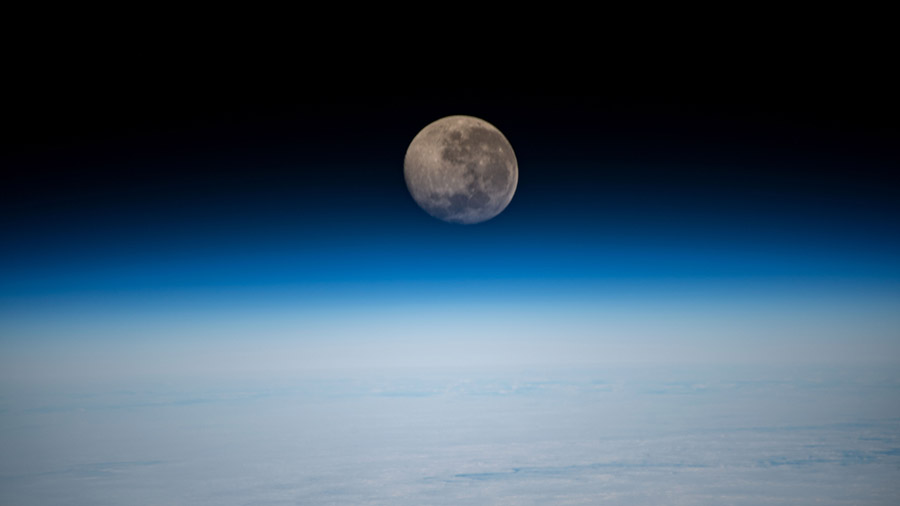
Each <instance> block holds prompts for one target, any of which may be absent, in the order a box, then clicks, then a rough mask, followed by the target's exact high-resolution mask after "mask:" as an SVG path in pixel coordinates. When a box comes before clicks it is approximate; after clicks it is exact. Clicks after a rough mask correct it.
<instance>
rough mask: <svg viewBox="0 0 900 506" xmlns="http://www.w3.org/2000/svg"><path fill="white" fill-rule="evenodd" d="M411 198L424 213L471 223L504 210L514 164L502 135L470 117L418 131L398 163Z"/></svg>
mask: <svg viewBox="0 0 900 506" xmlns="http://www.w3.org/2000/svg"><path fill="white" fill-rule="evenodd" d="M403 168H404V176H405V178H406V184H407V187H408V188H409V191H410V193H411V194H412V196H413V199H414V200H415V201H416V203H417V204H419V206H420V207H421V208H422V209H424V210H425V211H426V212H427V213H428V214H430V215H432V216H434V217H435V218H438V219H441V220H444V221H448V222H451V223H463V224H472V223H479V222H482V221H486V220H489V219H491V218H493V217H494V216H496V215H497V214H499V213H500V212H501V211H503V210H504V209H505V208H506V206H507V205H508V204H509V202H510V201H511V200H512V196H513V194H514V193H515V190H516V185H517V183H518V175H519V170H518V163H517V161H516V157H515V154H514V152H513V150H512V146H510V144H509V141H507V140H506V137H504V136H503V134H502V133H501V132H500V131H499V130H497V128H496V127H494V126H493V125H491V124H490V123H488V122H486V121H484V120H482V119H479V118H474V117H472V116H448V117H446V118H441V119H439V120H437V121H435V122H433V123H431V124H429V125H428V126H426V127H425V128H423V129H422V131H421V132H419V134H418V135H416V137H415V138H414V139H413V140H412V142H411V143H410V145H409V149H408V150H407V152H406V159H405V160H404V164H403Z"/></svg>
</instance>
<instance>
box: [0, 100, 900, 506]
mask: <svg viewBox="0 0 900 506" xmlns="http://www.w3.org/2000/svg"><path fill="white" fill-rule="evenodd" d="M823 93H824V91H823ZM127 96H130V95H128V94H125V93H124V92H123V97H127ZM309 96H310V95H309V94H308V95H307V97H309ZM123 97H99V96H97V97H94V98H95V99H96V101H95V102H94V103H93V106H92V107H95V108H93V109H91V115H90V116H88V115H87V113H88V107H87V106H86V105H83V104H79V103H73V102H69V101H59V102H53V101H50V102H47V103H41V104H40V105H39V106H38V110H39V112H43V113H44V114H43V115H39V114H38V115H34V114H33V113H34V111H31V113H29V114H28V115H26V114H24V113H23V114H21V115H19V116H16V117H14V119H15V120H17V121H18V122H19V125H20V128H19V130H18V133H17V134H16V136H14V137H13V138H12V142H11V144H10V145H9V146H8V147H7V148H5V149H4V154H3V161H2V164H3V167H4V169H3V170H4V173H5V175H4V179H5V182H4V184H3V188H2V189H0V202H2V203H0V208H2V220H0V238H2V248H0V455H4V457H2V458H0V502H3V503H9V504H22V505H26V504H49V503H55V504H147V503H154V502H169V503H173V502H172V500H173V498H176V497H177V498H180V499H181V500H185V501H186V502H185V503H190V504H251V503H253V504H259V503H261V502H265V501H269V502H271V503H272V504H444V503H447V504H499V503H502V502H503V501H504V500H511V501H512V502H513V503H516V504H551V503H558V504H562V503H572V504H575V503H579V504H580V503H582V502H584V503H597V502H598V500H601V499H603V500H606V501H607V502H609V503H610V504H646V503H647V501H650V502H658V501H660V500H661V499H660V498H662V497H673V494H676V495H677V494H678V493H679V491H680V493H682V494H683V495H682V496H681V497H682V499H683V500H684V501H685V502H686V503H690V504H723V503H728V504H745V502H741V501H742V500H746V501H748V502H746V504H759V503H760V502H766V501H768V503H772V504H807V503H813V502H815V503H817V504H849V503H855V504H889V503H890V498H891V497H894V498H895V497H896V494H897V493H898V489H897V485H896V483H900V480H898V479H897V478H898V476H897V469H898V467H897V462H898V460H897V459H898V457H897V456H898V453H897V452H898V450H897V448H898V447H900V428H898V425H897V421H898V420H900V411H897V408H896V406H900V402H897V401H898V400H900V376H898V374H897V371H898V370H900V369H898V367H900V185H898V183H897V175H896V172H897V168H898V167H900V147H898V146H900V142H898V141H900V133H898V131H897V129H896V126H895V125H894V122H893V118H890V121H889V120H888V119H887V118H888V117H889V116H890V115H889V114H888V113H889V112H890V111H891V110H892V109H890V108H885V107H882V108H881V109H880V112H879V110H875V109H874V108H871V109H870V108H860V107H856V106H855V105H854V106H851V105H850V102H849V101H848V102H846V103H845V102H839V101H838V102H832V103H831V104H830V106H828V107H823V106H821V102H819V101H817V100H816V98H817V96H809V95H805V96H804V97H803V99H800V98H798V97H797V96H794V95H790V94H788V95H785V96H782V95H778V94H769V95H761V96H758V97H756V99H755V100H750V101H743V102H735V101H733V100H729V99H728V97H726V96H703V97H698V96H677V97H675V96H668V95H667V96H661V95H640V94H638V93H634V94H632V95H628V96H612V95H603V94H602V93H601V94H598V95H592V96H544V95H527V94H521V95H519V94H511V95H503V96H493V95H491V96H482V95H477V94H474V93H466V94H462V95H452V96H443V97H438V96H406V97H400V96H384V97H382V96H355V95H354V96H334V95H327V96H322V97H321V98H320V99H316V100H312V99H310V98H305V99H293V98H290V97H289V96H288V95H287V94H285V95H277V96H274V97H272V96H270V97H269V100H268V101H262V100H256V101H254V100H250V99H246V100H243V101H241V100H237V101H232V102H228V101H226V100H225V99H224V97H218V96H215V97H210V96H208V95H204V96H194V95H184V96H182V95H173V96H165V97H159V98H157V99H156V100H155V101H153V100H151V101H150V102H149V103H140V104H138V103H134V102H129V101H127V100H117V99H121V98H123ZM123 104H124V105H123ZM893 110H894V111H895V112H896V109H893ZM453 114H466V115H472V116H476V117H479V118H483V119H485V120H487V121H489V122H491V123H492V124H493V125H495V126H496V127H497V128H499V129H500V130H501V131H502V132H503V133H504V135H505V136H506V138H507V139H508V140H509V142H510V144H511V145H512V147H513V149H514V150H515V154H516V157H517V160H518V165H519V183H518V187H517V189H516V192H515V195H514V197H513V199H512V201H511V203H510V204H509V206H508V207H507V208H506V209H505V210H504V211H503V212H502V213H500V214H499V215H498V216H497V217H495V218H493V219H491V220H489V221H487V222H484V223H480V224H475V225H456V224H449V223H445V222H442V221H439V220H437V219H435V218H433V217H431V216H429V215H428V214H427V213H425V212H424V211H423V210H422V209H420V208H419V207H418V206H417V205H416V203H415V202H414V201H413V199H412V197H411V196H410V193H409V191H408V190H407V187H406V183H405V182H404V178H403V158H404V154H405V151H406V148H407V146H408V145H409V143H410V141H411V140H412V138H413V137H414V136H415V135H416V133H417V132H418V131H419V130H420V129H422V128H423V127H424V126H425V125H427V124H428V123H430V122H431V121H434V120H436V119H438V118H441V117H444V116H448V115H453ZM34 116H40V117H42V118H47V117H50V118H54V119H55V121H51V122H46V121H44V120H40V121H39V120H37V119H34ZM85 118H90V119H85ZM491 399H493V401H490V400H491ZM488 401H490V402H488ZM254 413H255V415H254ZM602 413H607V414H611V416H610V417H609V418H605V416H602V415H601V414H602ZM554 414H555V415H554ZM557 416H559V417H562V418H559V417H557ZM254 417H255V418H254ZM153 419H156V420H160V422H159V424H153V423H151V422H149V420H153ZM214 420H218V421H214ZM290 420H294V421H296V422H297V423H295V424H294V425H291V423H289V421H290ZM604 420H605V421H604ZM657 422H658V423H657ZM502 426H508V427H510V430H509V431H504V430H501V428H500V427H502ZM663 427H667V429H665V430H664V428H663ZM545 429H546V430H545ZM597 431H600V432H597ZM104 434H106V435H107V436H108V437H107V436H104ZM436 434H445V435H446V439H441V438H440V437H437V436H436ZM192 435H193V436H192ZM192 438H193V439H192ZM867 438H868V439H867ZM48 441H53V443H52V444H50V443H48ZM709 441H716V443H710V442H709ZM635 445H638V446H640V447H642V448H646V449H647V451H646V453H645V454H640V453H639V452H637V450H634V448H635ZM804 445H807V446H804ZM226 446H227V447H229V448H231V449H232V450H233V452H231V453H229V452H228V451H225V450H224V449H223V448H225V447H226ZM678 448H682V449H683V451H681V452H680V451H679V450H678ZM804 448H807V449H809V450H808V451H807V450H805V449H804ZM810 448H811V449H810ZM220 452H221V453H220ZM392 452H393V453H392ZM636 452H637V453H636ZM229 455H233V458H231V457H229ZM292 455H293V456H292ZM294 456H296V457H294ZM369 466H371V467H369ZM273 470H274V471H273ZM667 472H672V473H681V474H680V475H681V477H682V478H683V479H673V478H665V479H662V480H660V479H658V478H655V477H657V475H658V473H667ZM192 473H193V474H192ZM804 473H813V474H815V473H818V474H815V475H816V476H820V477H821V481H818V482H817V481H815V480H814V479H812V478H810V476H811V475H810V474H804ZM176 476H183V478H176ZM192 476H193V477H195V478H196V479H197V480H200V482H202V483H203V484H204V485H203V486H202V487H199V488H198V489H197V490H195V491H193V492H189V491H188V490H189V488H190V479H191V478H190V477H192ZM239 476H240V477H243V478H244V479H245V481H235V479H236V477H239ZM354 476H355V477H357V478H353V477H354ZM845 477H850V478H852V479H854V480H856V481H854V483H855V486H856V487H857V488H854V489H841V490H838V489H837V488H834V489H831V488H827V487H826V489H822V488H817V487H818V485H821V484H823V483H831V482H833V481H835V480H839V479H842V478H845ZM792 480H793V481H792ZM649 482H653V483H654V484H653V485H652V486H649V485H646V483H649ZM165 483H168V484H169V486H166V485H163V484H165ZM567 483H568V484H569V485H566V484H567ZM817 483H818V485H817ZM38 491H42V492H38ZM441 491H443V492H441ZM132 494H133V495H132ZM190 494H195V495H194V496H191V497H192V499H189V500H188V499H185V497H187V496H189V495H190ZM63 497H66V498H67V499H66V500H65V501H64V502H60V501H59V500H60V498H63ZM391 497H393V498H394V499H393V500H391V499H390V498H391ZM515 497H518V498H519V499H518V500H513V499H514V498H515ZM511 498H513V499H511ZM740 498H744V499H740ZM48 501H49V502H48ZM66 501H67V502H66ZM223 501H224V502H223ZM229 501H231V502H229ZM566 501H569V502H566ZM579 501H582V502H579ZM723 501H724V502H723ZM177 502H178V501H175V502H174V503H177ZM662 502H666V501H662Z"/></svg>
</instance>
